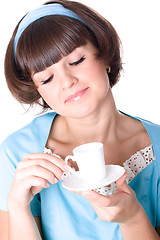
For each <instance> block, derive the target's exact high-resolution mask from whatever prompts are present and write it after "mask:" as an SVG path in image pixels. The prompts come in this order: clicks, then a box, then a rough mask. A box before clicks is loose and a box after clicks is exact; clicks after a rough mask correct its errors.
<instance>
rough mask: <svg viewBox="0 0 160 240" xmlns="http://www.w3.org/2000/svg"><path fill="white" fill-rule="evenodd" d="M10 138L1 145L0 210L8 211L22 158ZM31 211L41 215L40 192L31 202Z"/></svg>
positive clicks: (35, 214)
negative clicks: (15, 176)
mask: <svg viewBox="0 0 160 240" xmlns="http://www.w3.org/2000/svg"><path fill="white" fill-rule="evenodd" d="M13 145H14V144H13V143H12V141H10V139H7V140H5V141H4V142H3V143H2V144H1V145H0V210H2V211H8V209H7V200H8V195H9V191H10V187H11V184H12V181H13V178H14V175H15V170H16V166H17V163H18V162H19V161H20V160H21V159H22V154H19V153H20V151H18V149H15V146H14V151H13V147H12V146H13ZM31 211H32V214H33V215H34V216H40V198H39V196H38V194H37V195H36V196H35V197H34V199H33V200H32V202H31Z"/></svg>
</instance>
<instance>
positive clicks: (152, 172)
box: [0, 0, 160, 240]
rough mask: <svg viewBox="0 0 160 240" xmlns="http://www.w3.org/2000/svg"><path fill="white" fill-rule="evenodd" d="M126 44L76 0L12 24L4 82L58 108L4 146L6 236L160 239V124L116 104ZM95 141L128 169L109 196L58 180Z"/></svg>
mask: <svg viewBox="0 0 160 240" xmlns="http://www.w3.org/2000/svg"><path fill="white" fill-rule="evenodd" d="M120 47H121V44H120V40H119V37H118V35H117V33H116V31H115V29H114V28H113V27H112V25H111V24H110V23H109V22H108V21H107V20H105V19H103V17H101V16H100V15H99V14H97V13H95V12H94V11H93V10H91V9H89V8H88V7H86V6H84V5H82V4H80V3H78V2H72V1H62V0H58V1H55V2H54V1H52V2H49V3H47V4H45V5H43V6H42V7H40V8H38V9H36V10H33V11H31V12H30V13H29V14H27V15H26V16H25V17H24V18H23V20H22V21H21V22H20V23H19V25H18V26H17V27H16V29H15V31H14V33H13V36H12V39H11V41H10V43H9V46H8V49H7V53H6V59H5V74H6V79H7V83H8V87H9V89H10V91H11V92H12V94H13V95H14V96H15V97H16V98H17V100H18V101H20V102H22V103H28V104H30V105H32V104H34V103H38V104H41V105H42V107H43V109H44V110H46V109H52V110H54V112H49V113H46V114H44V115H41V116H39V117H37V118H36V119H35V120H33V122H32V123H30V124H28V125H27V126H25V127H24V128H22V129H20V130H19V131H17V132H16V133H14V134H12V135H11V136H9V137H8V138H7V139H6V140H5V141H4V142H3V143H2V145H1V148H0V156H1V166H0V174H1V176H2V177H1V178H2V183H1V185H0V187H1V193H2V194H1V195H2V197H1V201H0V203H1V206H0V207H1V208H0V209H1V212H0V221H1V222H2V225H1V229H0V236H1V238H3V239H7V235H9V239H16V240H18V239H56V240H57V239H64V238H67V239H75V240H76V239H98V240H99V239H101V240H103V239H112V240H113V239H118V240H119V239H127V240H128V239H135V237H136V239H141V240H142V239H145V240H146V239H159V236H158V233H157V232H159V226H160V216H159V199H158V196H159V174H158V170H159V169H158V168H159V161H160V159H159V158H158V156H159V153H160V152H159V151H160V142H159V138H158V136H159V133H160V127H159V126H157V125H155V124H152V123H149V122H147V121H145V120H142V119H138V118H134V117H131V116H128V115H126V114H124V113H121V112H119V111H118V110H117V109H116V105H115V102H114V98H113V95H112V90H111V88H112V87H113V86H114V85H115V84H116V82H117V81H118V79H119V76H120V71H121V69H122V63H121V57H120ZM94 141H96V142H97V141H98V142H102V143H103V145H104V154H105V161H106V164H116V165H120V166H124V168H125V170H126V173H125V174H124V175H123V176H122V177H121V178H120V179H119V180H117V181H116V185H117V186H116V190H115V193H113V194H111V195H109V196H103V195H102V194H99V193H97V192H96V191H93V190H91V191H82V192H79V194H77V192H76V193H74V192H70V191H68V190H66V189H65V188H63V186H62V182H63V179H64V177H65V176H64V172H68V170H69V167H68V165H67V164H66V163H65V162H64V160H63V159H64V158H65V157H66V156H67V155H69V154H71V153H72V150H73V148H74V147H76V146H78V145H80V144H84V143H88V142H94ZM50 153H52V154H50ZM59 156H60V158H59ZM71 166H72V167H75V168H77V166H76V164H75V162H71ZM126 181H127V182H128V184H129V185H128V184H127V183H126ZM108 188H109V187H108ZM7 199H8V204H7ZM2 218H3V221H2ZM35 223H36V224H35ZM4 236H5V237H4Z"/></svg>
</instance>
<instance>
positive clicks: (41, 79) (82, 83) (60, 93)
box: [32, 42, 110, 118]
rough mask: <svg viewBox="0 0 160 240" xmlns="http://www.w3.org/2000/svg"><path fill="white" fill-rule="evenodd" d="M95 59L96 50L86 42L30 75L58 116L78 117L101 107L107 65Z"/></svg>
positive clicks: (105, 90)
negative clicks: (57, 60)
mask: <svg viewBox="0 0 160 240" xmlns="http://www.w3.org/2000/svg"><path fill="white" fill-rule="evenodd" d="M96 56H97V49H96V48H95V47H94V46H93V45H92V44H91V43H90V42H89V43H87V44H86V45H84V46H81V47H79V48H76V49H75V50H74V51H73V52H72V53H70V54H69V55H67V56H65V57H62V59H61V60H60V61H59V62H58V63H56V64H53V65H51V66H50V67H48V68H46V69H45V70H44V71H42V72H38V73H35V74H33V76H32V79H33V81H34V83H35V85H36V86H37V90H38V92H39V93H40V95H41V96H42V98H43V99H44V100H45V102H46V103H47V104H48V105H49V106H50V107H51V108H52V109H53V110H54V111H56V112H57V113H58V114H60V115H62V116H65V117H73V118H81V117H85V116H88V115H89V114H91V113H93V112H94V111H96V109H98V108H99V107H100V106H101V105H104V104H103V103H104V101H106V98H107V93H108V89H109V88H110V84H109V79H108V75H107V72H106V69H107V64H105V63H104V62H103V61H102V60H100V59H98V58H97V57H96Z"/></svg>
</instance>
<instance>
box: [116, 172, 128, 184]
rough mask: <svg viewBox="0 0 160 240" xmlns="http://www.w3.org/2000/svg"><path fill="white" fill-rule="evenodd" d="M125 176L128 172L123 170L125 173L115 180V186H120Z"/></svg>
mask: <svg viewBox="0 0 160 240" xmlns="http://www.w3.org/2000/svg"><path fill="white" fill-rule="evenodd" d="M127 176H128V173H127V172H125V173H124V174H123V175H122V177H120V178H119V179H118V180H117V181H116V185H117V187H120V186H121V185H123V183H124V182H125V180H126V178H127Z"/></svg>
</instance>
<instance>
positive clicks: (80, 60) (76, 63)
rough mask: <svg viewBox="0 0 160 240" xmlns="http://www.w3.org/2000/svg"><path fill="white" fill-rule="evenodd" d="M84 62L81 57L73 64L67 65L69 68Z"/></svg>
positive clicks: (83, 58)
mask: <svg viewBox="0 0 160 240" xmlns="http://www.w3.org/2000/svg"><path fill="white" fill-rule="evenodd" d="M84 60H85V57H84V56H83V57H82V58H80V59H79V60H78V61H76V62H73V63H70V64H69V65H70V66H76V65H78V64H79V63H81V62H83V61H84Z"/></svg>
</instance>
